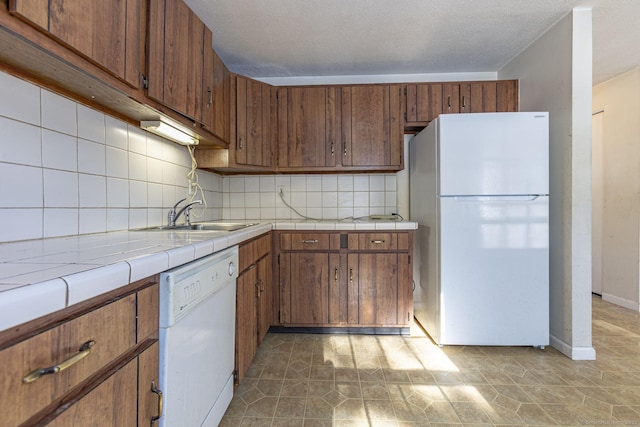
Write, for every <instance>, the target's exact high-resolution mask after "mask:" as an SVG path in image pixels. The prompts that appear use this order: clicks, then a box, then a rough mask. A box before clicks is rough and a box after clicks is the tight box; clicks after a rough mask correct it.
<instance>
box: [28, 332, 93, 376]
mask: <svg viewBox="0 0 640 427" xmlns="http://www.w3.org/2000/svg"><path fill="white" fill-rule="evenodd" d="M95 343H96V342H95V341H94V340H90V341H87V342H86V343H84V344H82V345H81V346H80V348H79V349H78V353H76V354H74V355H73V356H71V357H70V358H68V359H67V360H64V361H62V362H60V363H58V364H57V365H54V366H49V367H48V368H40V369H36V370H35V371H33V372H30V373H29V374H27V375H26V376H25V377H24V378H22V382H23V383H25V384H29V383H32V382H34V381H36V380H37V379H39V378H40V377H42V376H44V375H49V374H57V373H58V372H60V371H64V370H65V369H67V368H70V367H71V366H73V365H75V364H76V363H78V362H79V361H81V360H82V359H84V358H85V357H87V356H88V355H89V353H91V348H92V347H93V346H94V345H95Z"/></svg>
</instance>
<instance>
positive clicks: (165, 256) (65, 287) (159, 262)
mask: <svg viewBox="0 0 640 427" xmlns="http://www.w3.org/2000/svg"><path fill="white" fill-rule="evenodd" d="M416 228H417V223H415V222H410V221H404V222H398V223H392V222H384V223H379V224H375V223H340V222H335V223H332V222H327V221H325V222H317V221H300V220H298V221H296V220H289V221H286V220H285V221H262V222H260V223H259V224H257V225H254V226H251V227H248V228H246V229H243V230H238V231H235V232H230V233H229V234H227V235H225V236H224V237H221V236H219V235H217V236H216V237H213V238H211V239H201V240H194V241H189V239H185V242H184V244H179V245H176V246H175V247H173V248H167V249H166V250H163V251H162V252H154V253H149V254H148V255H144V256H139V257H135V258H132V259H127V260H125V261H122V262H117V263H114V264H108V265H104V266H101V267H98V268H91V269H88V270H86V271H82V272H78V273H75V274H70V275H67V276H64V277H60V278H53V279H51V280H46V281H43V282H38V283H34V284H31V285H25V286H20V287H17V288H15V289H10V290H7V291H4V292H1V293H0V313H2V315H1V316H0V332H1V331H3V330H6V329H9V328H11V327H14V326H17V325H19V324H22V323H25V322H28V321H30V320H34V319H37V318H38V317H41V316H44V315H47V314H51V313H53V312H55V311H58V310H61V309H63V308H66V307H69V306H71V305H74V304H77V303H79V302H82V301H85V300H87V299H89V298H93V297H95V296H98V295H100V294H103V293H106V292H109V291H111V290H114V289H117V288H120V287H122V286H126V285H128V284H130V283H133V282H135V281H138V280H141V279H144V278H145V277H149V276H153V275H154V274H158V273H161V272H163V271H166V270H169V269H171V268H174V267H177V266H179V265H183V264H186V263H188V262H191V261H193V260H195V259H198V258H201V257H204V256H207V255H210V254H212V253H215V252H218V251H221V250H223V249H226V248H228V247H231V246H234V245H238V244H240V243H242V242H244V241H246V240H249V239H252V238H254V237H257V236H259V235H261V234H264V233H267V232H269V231H271V230H341V231H344V230H376V229H377V230H380V229H387V230H413V229H416ZM158 233H159V232H158ZM186 233H188V232H185V234H186ZM199 236H200V237H202V234H199Z"/></svg>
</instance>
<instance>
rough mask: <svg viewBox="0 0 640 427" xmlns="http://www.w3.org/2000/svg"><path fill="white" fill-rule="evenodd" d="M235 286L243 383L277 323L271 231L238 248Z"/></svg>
mask: <svg viewBox="0 0 640 427" xmlns="http://www.w3.org/2000/svg"><path fill="white" fill-rule="evenodd" d="M238 262H239V267H238V268H239V271H240V274H239V276H238V279H237V290H236V373H237V383H240V382H241V381H242V380H243V378H244V376H245V374H246V372H247V369H249V365H251V361H252V360H253V357H254V356H255V354H256V351H257V350H258V346H259V345H260V344H261V343H262V340H263V339H264V337H265V335H266V334H267V331H268V330H269V327H270V326H271V325H272V324H273V323H274V316H273V313H274V311H273V306H274V292H273V284H272V271H273V270H272V257H271V233H267V234H264V235H262V236H259V237H257V238H255V239H253V240H251V241H249V242H247V243H243V244H242V245H241V246H240V248H239V256H238Z"/></svg>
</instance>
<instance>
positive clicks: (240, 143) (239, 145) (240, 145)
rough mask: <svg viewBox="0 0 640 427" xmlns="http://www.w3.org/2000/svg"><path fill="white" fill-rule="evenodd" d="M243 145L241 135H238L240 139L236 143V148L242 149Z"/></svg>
mask: <svg viewBox="0 0 640 427" xmlns="http://www.w3.org/2000/svg"><path fill="white" fill-rule="evenodd" d="M243 145H244V144H243V140H242V137H240V141H239V144H238V150H242V147H243Z"/></svg>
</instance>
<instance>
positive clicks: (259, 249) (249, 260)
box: [238, 233, 271, 272]
mask: <svg viewBox="0 0 640 427" xmlns="http://www.w3.org/2000/svg"><path fill="white" fill-rule="evenodd" d="M269 252H271V233H267V234H265V235H263V236H260V237H258V238H256V239H254V240H252V241H250V242H249V243H246V244H244V245H242V246H240V248H239V249H238V258H239V263H240V271H241V272H242V271H244V270H246V269H247V268H249V266H250V265H251V264H253V263H255V262H256V261H257V260H259V259H260V258H262V257H263V256H265V255H266V254H268V253H269Z"/></svg>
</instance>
